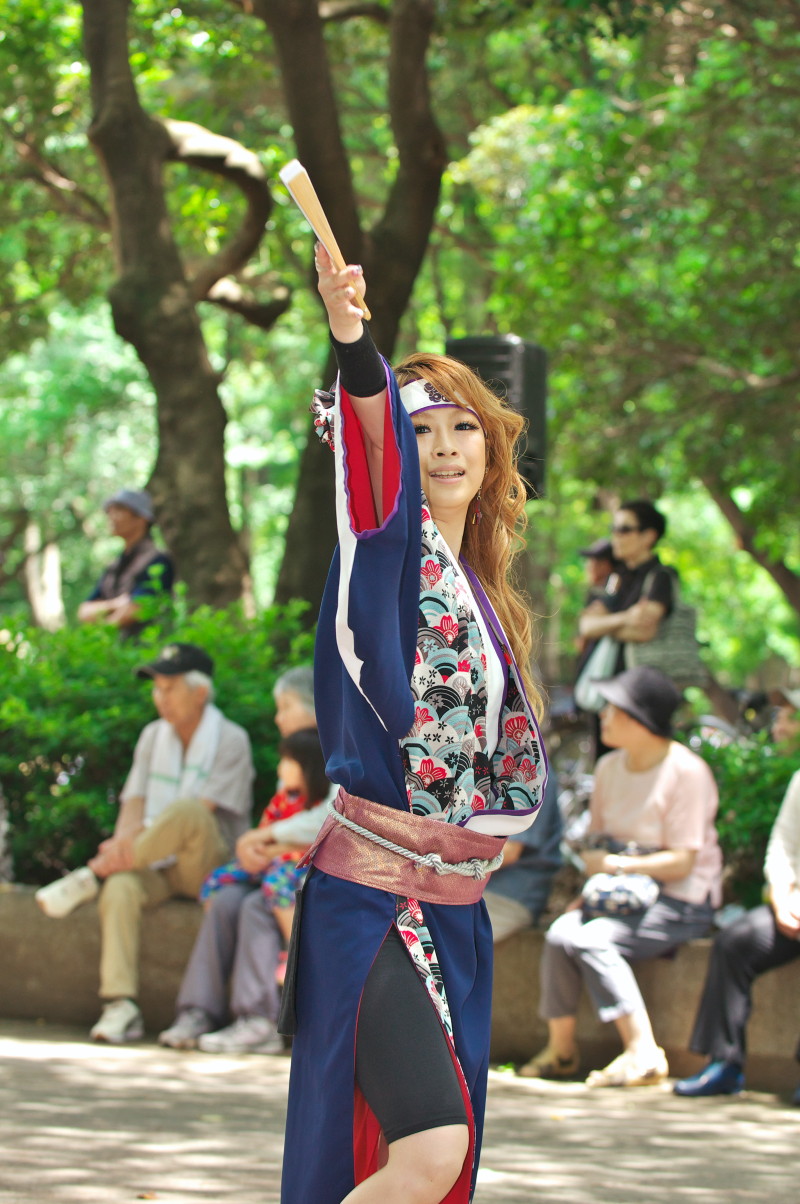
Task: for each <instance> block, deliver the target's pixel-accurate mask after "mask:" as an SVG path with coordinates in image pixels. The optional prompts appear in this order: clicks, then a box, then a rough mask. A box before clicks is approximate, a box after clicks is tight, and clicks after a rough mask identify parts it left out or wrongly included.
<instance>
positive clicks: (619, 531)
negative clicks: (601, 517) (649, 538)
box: [611, 525, 642, 535]
mask: <svg viewBox="0 0 800 1204" xmlns="http://www.w3.org/2000/svg"><path fill="white" fill-rule="evenodd" d="M641 529H642V528H641V527H630V526H627V525H623V526H621V527H612V528H611V534H612V535H630V534H631V533H632V532H633V531H641Z"/></svg>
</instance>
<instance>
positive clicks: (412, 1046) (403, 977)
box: [356, 927, 468, 1142]
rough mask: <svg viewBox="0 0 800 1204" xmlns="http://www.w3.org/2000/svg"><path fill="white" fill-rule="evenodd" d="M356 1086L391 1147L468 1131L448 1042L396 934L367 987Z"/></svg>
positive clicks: (377, 961) (391, 934)
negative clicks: (457, 1129) (446, 1129)
mask: <svg viewBox="0 0 800 1204" xmlns="http://www.w3.org/2000/svg"><path fill="white" fill-rule="evenodd" d="M356 1082H357V1084H358V1086H359V1087H360V1088H361V1091H362V1093H363V1095H364V1098H365V1099H366V1101H367V1103H368V1104H369V1106H370V1108H371V1109H372V1111H373V1112H374V1113H375V1116H376V1117H377V1119H378V1123H379V1124H380V1126H381V1129H382V1130H383V1135H384V1137H385V1138H386V1141H387V1142H392V1141H397V1140H398V1139H399V1138H400V1137H408V1136H410V1135H411V1134H412V1133H423V1132H425V1130H426V1129H438V1128H440V1127H441V1126H442V1125H465V1124H467V1123H468V1120H467V1109H466V1106H465V1104H464V1099H463V1096H462V1094H461V1086H460V1082H459V1078H458V1074H457V1073H456V1069H455V1066H454V1064H453V1058H452V1056H451V1054H450V1050H449V1048H448V1038H447V1035H446V1033H445V1031H444V1029H443V1028H442V1025H441V1023H440V1021H439V1018H438V1016H437V1015H436V1011H435V1008H434V1006H433V1004H432V1002H431V1001H430V1000H429V999H428V998H427V996H426V994H425V988H424V986H423V984H422V982H421V980H420V978H419V975H418V974H417V971H416V970H415V969H414V966H413V964H412V961H411V958H410V957H409V955H408V953H407V952H406V948H405V945H404V944H403V940H402V937H401V936H400V934H399V932H398V931H397V929H396V928H394V927H393V928H392V929H391V931H390V932H389V933H388V935H387V937H386V939H385V940H384V942H383V944H382V945H381V947H380V949H379V950H378V955H377V957H376V958H375V961H374V963H373V965H372V969H371V970H370V972H369V975H368V977H367V981H366V983H365V985H364V994H363V996H362V998H361V1008H360V1011H359V1015H358V1032H357V1034H356Z"/></svg>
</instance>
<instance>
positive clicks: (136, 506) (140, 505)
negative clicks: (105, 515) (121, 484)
mask: <svg viewBox="0 0 800 1204" xmlns="http://www.w3.org/2000/svg"><path fill="white" fill-rule="evenodd" d="M109 506H124V507H125V509H126V510H131V511H132V512H133V513H134V514H138V515H139V517H140V518H146V519H147V521H148V522H149V523H152V522H153V520H154V519H155V513H154V512H153V500H152V498H151V497H150V494H149V493H148V492H147V490H146V489H119V490H118V491H117V492H116V493H115V494H114V496H113V497H109V498H106V500H105V501H104V502H103V509H104V510H108V508H109Z"/></svg>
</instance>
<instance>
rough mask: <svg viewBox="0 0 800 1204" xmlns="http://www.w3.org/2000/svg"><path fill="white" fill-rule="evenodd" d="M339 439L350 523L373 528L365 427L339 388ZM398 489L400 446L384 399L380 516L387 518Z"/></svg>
mask: <svg viewBox="0 0 800 1204" xmlns="http://www.w3.org/2000/svg"><path fill="white" fill-rule="evenodd" d="M341 407H342V440H343V443H344V447H343V451H344V455H345V463H346V481H345V485H346V490H347V500H348V507H349V512H350V526H351V527H352V529H353V530H354V531H355V532H356V533H357V534H361V533H363V532H364V531H374V530H376V528H377V527H379V526H380V524H379V522H378V514H377V511H376V509H375V499H374V496H373V493H372V482H371V481H370V475H369V467H368V464H367V452H366V447H365V444H364V431H363V428H362V426H361V423H360V422H359V421H358V418H357V416H356V412H355V410H354V409H353V404H352V402H351V401H350V398H349V396H348V395H347V393H346V392H345V391H344V389H342V392H341ZM399 491H400V449H399V447H398V446H397V439H396V437H395V433H394V426H393V423H392V407H391V406H390V405H389V403H388V399H387V403H386V410H385V414H384V422H383V479H382V482H381V500H382V502H383V517H384V519H386V518H387V517H388V515H390V514H391V512H392V511H393V510H394V508H395V506H396V504H397V495H398V493H399Z"/></svg>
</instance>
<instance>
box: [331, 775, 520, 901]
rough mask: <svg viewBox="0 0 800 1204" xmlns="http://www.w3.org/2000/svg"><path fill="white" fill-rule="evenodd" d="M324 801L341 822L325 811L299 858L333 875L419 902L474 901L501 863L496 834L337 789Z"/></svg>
mask: <svg viewBox="0 0 800 1204" xmlns="http://www.w3.org/2000/svg"><path fill="white" fill-rule="evenodd" d="M331 806H332V808H333V809H334V810H335V811H336V812H337V814H338V815H339V816H341V817H342V819H343V820H344V821H345V822H342V820H340V819H338V818H337V817H336V816H334V815H329V816H328V818H327V819H326V820H325V823H324V824H323V826H322V828H321V830H320V833H319V836H318V837H317V839H316V841H315V843H314V845H313V846H312V848H311V849H310V850H309V853H308V854H307V861H310V862H311V863H312V864H313V865H315V866H316V867H317V869H319V870H323V871H324V872H325V873H326V874H331V875H332V876H333V877H334V878H344V879H346V880H347V881H348V882H358V883H360V884H361V885H362V886H372V887H374V888H375V889H376V890H385V891H389V892H391V893H392V894H395V895H403V896H404V897H405V898H410V899H417V900H418V901H420V902H422V903H446V904H450V905H456V904H465V903H477V902H478V900H479V899H480V898H481V896H482V895H483V892H484V889H485V887H486V883H487V882H488V881H489V875H490V874H491V872H492V871H493V870H495V869H497V868H498V867H499V865H500V863H501V861H502V848H503V844H504V843H505V842H504V841H502V840H500V839H498V837H496V836H486V835H484V834H483V833H480V832H471V831H469V830H468V829H466V828H461V827H459V826H458V825H457V824H448V823H444V822H443V821H442V820H437V819H429V818H428V817H427V816H422V815H412V814H411V812H409V811H399V810H397V809H396V808H394V807H383V806H381V805H380V803H373V802H370V800H369V799H365V798H358V797H357V796H356V795H353V794H348V793H347V792H346V791H345V790H341V789H340V791H339V793H338V795H337V796H336V800H335V802H334V803H333V804H332V805H331ZM357 828H360V829H362V830H361V831H357V830H356V829H357ZM376 838H377V839H376ZM379 842H385V843H379ZM387 845H394V846H396V848H394V849H392V848H389V847H387Z"/></svg>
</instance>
